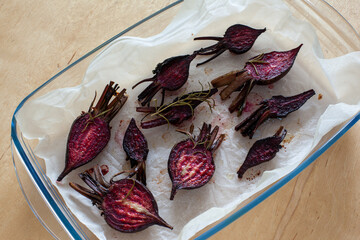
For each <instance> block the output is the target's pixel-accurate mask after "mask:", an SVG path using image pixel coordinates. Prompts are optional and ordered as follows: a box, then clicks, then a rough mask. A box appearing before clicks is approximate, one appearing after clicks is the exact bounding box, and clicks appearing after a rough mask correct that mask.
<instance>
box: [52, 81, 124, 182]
mask: <svg viewBox="0 0 360 240" xmlns="http://www.w3.org/2000/svg"><path fill="white" fill-rule="evenodd" d="M113 85H114V82H110V83H109V84H108V85H106V87H105V89H104V91H103V93H102V95H101V97H100V99H99V101H98V103H97V104H96V106H95V107H93V104H94V101H95V98H96V95H95V98H94V100H93V101H92V103H91V105H90V107H89V110H88V112H86V113H85V112H83V113H82V114H81V115H80V116H79V117H77V118H76V119H75V121H74V122H73V124H72V126H71V129H70V132H69V136H68V140H67V145H66V157H65V168H64V170H63V171H62V173H61V174H60V175H59V177H58V179H57V181H61V180H62V179H63V178H64V177H65V176H66V175H67V174H68V173H69V172H71V171H72V170H74V169H75V168H78V167H80V166H82V165H84V164H86V163H88V162H90V161H91V160H93V159H94V158H95V157H96V156H97V155H98V154H99V153H100V152H101V151H102V150H103V149H104V148H105V146H106V145H107V143H108V142H109V140H110V125H109V123H110V121H111V119H113V117H114V116H115V115H116V114H117V112H118V111H119V110H120V109H121V108H122V106H123V105H124V104H125V102H126V100H127V96H126V89H123V90H122V91H121V92H120V93H118V92H117V90H118V89H119V86H118V85H117V84H115V86H113ZM111 99H113V100H112V101H111V102H110V100H111Z"/></svg>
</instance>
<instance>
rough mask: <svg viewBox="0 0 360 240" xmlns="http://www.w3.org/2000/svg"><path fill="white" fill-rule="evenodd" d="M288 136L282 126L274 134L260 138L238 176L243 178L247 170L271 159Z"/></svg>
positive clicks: (251, 149) (250, 151)
mask: <svg viewBox="0 0 360 240" xmlns="http://www.w3.org/2000/svg"><path fill="white" fill-rule="evenodd" d="M285 136H286V130H285V129H284V128H283V127H280V128H279V130H278V131H277V132H276V133H275V135H274V136H272V137H268V138H264V139H260V140H258V141H256V142H255V143H254V145H253V146H252V147H251V148H250V150H249V152H248V154H247V156H246V158H245V161H244V163H243V164H242V165H241V167H240V169H239V170H238V172H237V174H238V178H242V177H243V175H244V173H245V172H246V170H248V169H249V168H252V167H254V166H257V165H259V164H261V163H264V162H267V161H270V160H271V159H273V158H274V157H275V155H276V153H277V152H278V151H279V150H280V149H281V145H280V143H281V142H282V141H283V140H284V138H285Z"/></svg>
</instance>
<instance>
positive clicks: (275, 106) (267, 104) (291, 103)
mask: <svg viewBox="0 0 360 240" xmlns="http://www.w3.org/2000/svg"><path fill="white" fill-rule="evenodd" d="M314 95H315V91H314V90H313V89H310V90H308V91H306V92H303V93H300V94H298V95H295V96H291V97H283V96H281V95H280V96H273V97H272V98H270V99H266V100H264V101H262V102H261V103H260V105H261V106H260V107H259V108H258V109H257V110H256V111H255V112H253V113H252V114H251V115H250V116H249V117H248V118H246V119H245V120H244V121H242V122H241V123H240V124H238V125H237V126H236V127H235V130H236V131H238V130H240V132H241V134H242V135H243V136H244V137H246V136H249V138H250V139H251V138H252V136H253V135H254V133H255V131H256V129H257V128H258V127H259V126H260V125H261V124H262V123H263V122H265V121H266V120H267V119H268V118H285V117H286V116H287V115H288V114H289V113H291V112H294V111H296V110H298V109H299V108H300V107H301V106H302V105H304V104H305V102H306V101H307V100H309V99H310V98H311V97H312V96H314Z"/></svg>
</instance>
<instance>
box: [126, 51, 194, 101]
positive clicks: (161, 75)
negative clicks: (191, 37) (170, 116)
mask: <svg viewBox="0 0 360 240" xmlns="http://www.w3.org/2000/svg"><path fill="white" fill-rule="evenodd" d="M195 57H196V53H195V52H194V53H193V54H192V55H183V56H177V57H172V58H168V59H166V60H165V61H164V62H162V63H159V64H158V65H157V66H156V68H155V70H153V73H154V74H155V75H154V76H153V77H152V78H148V79H144V80H142V81H140V82H138V83H137V84H135V85H134V86H133V87H132V88H133V89H134V88H135V87H136V86H138V85H139V84H141V83H143V82H150V81H151V82H152V83H151V84H150V85H149V86H148V87H147V88H145V90H144V91H142V92H141V93H140V95H139V96H138V100H139V102H140V103H141V105H142V106H145V105H146V104H148V103H150V101H151V99H152V98H153V97H154V96H155V94H156V93H157V92H158V91H159V90H160V89H162V101H161V105H162V104H163V102H164V93H165V90H167V91H175V90H177V89H179V88H180V87H182V86H183V85H184V84H185V83H186V81H187V80H188V77H189V68H190V63H191V61H192V60H193V59H194V58H195Z"/></svg>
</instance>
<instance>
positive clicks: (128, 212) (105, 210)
mask: <svg viewBox="0 0 360 240" xmlns="http://www.w3.org/2000/svg"><path fill="white" fill-rule="evenodd" d="M117 175H119V174H116V175H115V176H117ZM79 176H80V178H81V179H82V180H83V181H84V182H85V183H86V184H87V185H88V186H89V187H90V188H91V189H87V188H85V187H82V186H80V185H78V184H76V183H69V185H70V186H71V187H72V188H73V189H74V190H76V191H77V192H79V193H80V194H82V195H83V196H85V197H87V198H89V199H90V200H91V201H92V203H93V205H95V206H96V207H97V208H99V209H100V210H101V211H102V213H101V215H102V216H104V218H105V221H106V222H107V224H108V225H109V226H110V227H112V228H114V229H116V230H118V231H120V232H124V233H132V232H138V231H141V230H143V229H145V228H147V227H149V226H151V225H154V224H156V225H160V226H164V227H167V228H170V229H173V228H172V226H170V225H169V224H167V223H166V222H165V221H164V220H163V219H162V218H161V217H160V216H159V214H158V206H157V203H156V201H155V198H154V196H153V195H152V194H151V192H150V191H149V189H148V188H146V187H145V186H144V185H143V184H142V183H141V182H139V181H137V180H135V179H131V178H124V179H120V180H117V181H114V180H113V179H114V177H115V176H113V177H112V178H111V180H110V183H108V182H107V181H106V180H105V179H104V177H103V175H102V174H101V171H100V169H99V167H98V166H96V167H95V168H94V177H95V178H93V177H92V176H91V174H89V173H88V172H83V173H80V174H79Z"/></svg>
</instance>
